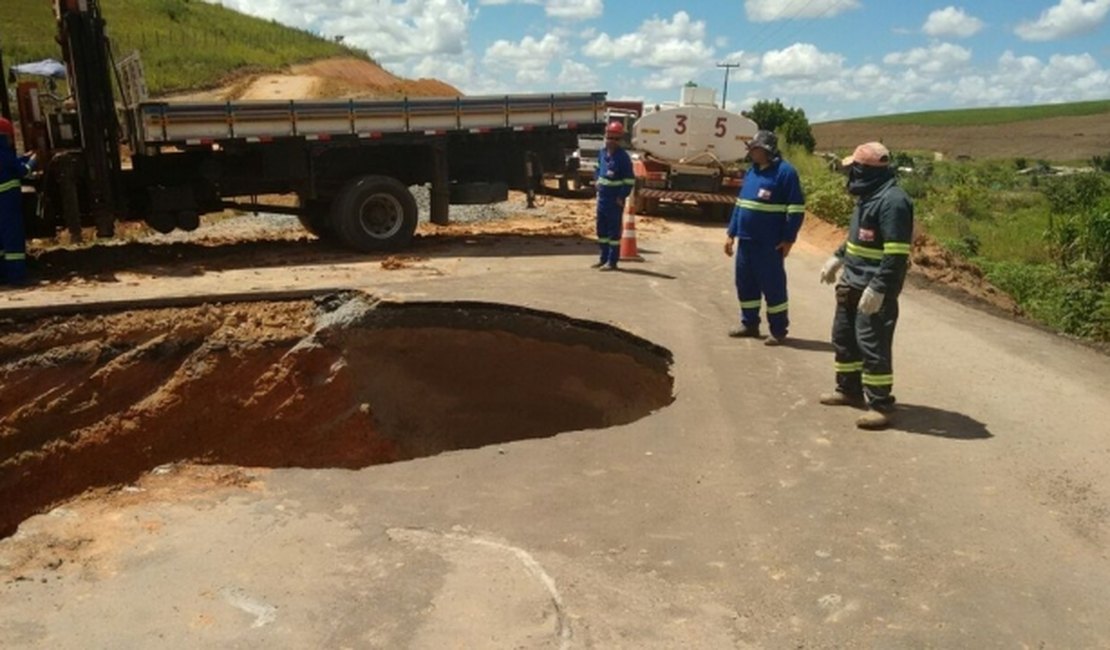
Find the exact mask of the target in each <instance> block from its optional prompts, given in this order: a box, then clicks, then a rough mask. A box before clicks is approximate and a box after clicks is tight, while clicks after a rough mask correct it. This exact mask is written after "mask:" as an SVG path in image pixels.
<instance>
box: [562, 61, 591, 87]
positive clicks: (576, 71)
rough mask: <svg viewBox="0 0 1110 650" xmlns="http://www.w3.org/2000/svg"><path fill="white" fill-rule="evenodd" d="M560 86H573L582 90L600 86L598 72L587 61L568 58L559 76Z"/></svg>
mask: <svg viewBox="0 0 1110 650" xmlns="http://www.w3.org/2000/svg"><path fill="white" fill-rule="evenodd" d="M557 81H558V83H559V86H560V87H562V88H573V89H575V90H582V89H584V88H596V87H598V86H599V81H598V77H597V73H595V72H594V70H593V68H591V67H590V66H588V65H586V64H585V63H579V62H578V61H571V60H569V59H568V60H566V61H563V67H562V69H561V70H559V76H558V77H557Z"/></svg>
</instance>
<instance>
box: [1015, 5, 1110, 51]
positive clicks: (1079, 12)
mask: <svg viewBox="0 0 1110 650" xmlns="http://www.w3.org/2000/svg"><path fill="white" fill-rule="evenodd" d="M1108 13H1110V0H1089V1H1085V0H1060V4H1058V5H1056V6H1055V7H1050V8H1049V9H1046V10H1045V11H1044V12H1043V13H1041V16H1040V18H1038V19H1037V20H1033V21H1025V22H1022V23H1021V24H1019V25H1018V26H1017V27H1016V28H1015V29H1014V33H1015V34H1017V35H1018V36H1020V37H1021V38H1023V39H1025V40H1027V41H1053V40H1056V39H1060V38H1066V37H1068V36H1076V35H1078V34H1085V33H1087V32H1092V31H1094V30H1095V29H1096V28H1098V26H1099V25H1100V24H1102V21H1104V20H1106V15H1107V14H1108Z"/></svg>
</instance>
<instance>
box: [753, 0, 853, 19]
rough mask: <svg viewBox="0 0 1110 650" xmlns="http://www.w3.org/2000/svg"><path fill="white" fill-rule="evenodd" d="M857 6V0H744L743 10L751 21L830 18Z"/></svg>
mask: <svg viewBox="0 0 1110 650" xmlns="http://www.w3.org/2000/svg"><path fill="white" fill-rule="evenodd" d="M859 7H860V3H859V0H809V1H808V2H796V1H795V0H744V12H745V13H746V14H747V16H748V20H750V21H752V22H753V23H769V22H772V21H775V20H790V19H792V18H832V17H833V16H835V15H837V14H841V13H844V12H845V11H850V10H852V9H858V8H859Z"/></svg>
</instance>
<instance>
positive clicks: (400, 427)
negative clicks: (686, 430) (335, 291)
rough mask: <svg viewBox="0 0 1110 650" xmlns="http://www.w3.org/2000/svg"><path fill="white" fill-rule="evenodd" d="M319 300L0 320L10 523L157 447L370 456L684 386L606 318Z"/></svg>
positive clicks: (662, 357)
mask: <svg viewBox="0 0 1110 650" xmlns="http://www.w3.org/2000/svg"><path fill="white" fill-rule="evenodd" d="M325 302H327V303H328V304H330V307H328V309H327V310H324V311H321V310H322V309H323V308H322V307H317V305H316V304H315V303H314V302H313V301H290V302H278V303H261V302H260V303H246V304H227V305H201V306H198V307H187V308H173V309H150V310H138V311H131V312H123V313H114V314H108V315H101V316H96V315H81V316H72V317H51V318H45V319H40V320H37V321H34V322H14V321H7V322H0V385H2V386H3V387H4V391H3V395H2V400H0V459H2V460H0V537H2V536H6V535H9V534H11V533H12V532H14V530H15V528H16V527H17V526H18V525H19V524H20V522H22V521H23V520H24V519H25V518H26V517H28V516H30V515H32V514H34V513H36V512H41V511H43V510H44V509H46V508H49V507H51V506H52V505H53V504H57V503H59V502H61V501H64V500H66V499H68V498H71V497H74V496H76V495H78V494H81V493H82V492H84V491H85V490H88V489H92V488H98V487H104V486H110V485H119V484H126V483H130V482H133V481H135V480H137V479H138V478H139V477H140V476H141V475H143V474H144V473H145V472H147V471H149V470H151V469H153V468H155V467H158V466H161V465H166V464H172V463H178V462H199V463H211V464H226V465H239V466H248V467H289V466H296V467H342V468H359V467H365V466H367V465H371V464H378V463H387V462H392V461H396V460H401V459H407V458H414V457H419V456H425V455H432V454H436V453H440V452H442V451H444V450H448V449H461V448H470V447H478V446H484V445H488V444H496V443H501V442H507V441H510V440H517V439H521V438H540V437H546V436H550V435H554V434H556V433H559V432H561V431H570V430H579V429H590V428H602V427H609V426H614V425H618V424H624V423H628V422H632V421H635V420H637V419H639V418H641V417H643V416H645V415H647V414H648V413H650V412H651V411H653V410H655V409H658V408H661V407H662V406H665V405H666V404H668V403H670V401H671V399H672V397H671V395H672V393H671V390H672V386H671V381H672V380H671V378H670V376H669V374H668V373H667V368H668V364H669V355H667V354H664V353H665V351H660V350H653V349H651V347H650V345H649V344H647V343H646V342H643V341H638V340H631V338H634V337H627V336H624V337H622V336H620V335H619V334H618V333H616V332H615V330H613V331H610V330H611V328H610V329H604V328H601V327H600V326H598V328H596V329H592V328H590V327H586V326H583V325H574V324H571V323H568V322H565V319H564V320H560V319H558V318H555V317H553V316H550V315H542V314H534V313H529V314H519V313H516V312H513V311H509V310H502V309H489V308H487V309H486V311H482V310H481V309H477V308H474V307H470V308H468V309H466V310H463V309H461V308H458V307H440V308H438V311H436V310H435V309H433V308H431V307H420V306H403V308H402V307H394V308H392V309H390V308H384V307H376V306H375V307H372V306H371V305H372V303H371V302H367V301H365V300H363V299H357V298H345V299H341V298H339V297H331V298H329V299H328V301H325ZM322 304H323V303H322ZM348 307H351V309H352V311H344V310H345V309H347V308H348ZM367 310H368V311H367ZM328 314H332V315H328ZM364 314H369V315H370V316H364ZM380 314H384V315H381V316H380ZM397 314H415V318H419V319H423V320H419V321H416V322H407V321H404V320H403V319H404V318H413V317H414V316H403V315H397ZM371 317H373V318H381V319H384V320H382V321H381V322H377V324H374V325H372V326H371V325H368V324H367V323H368V322H369V321H366V322H364V321H363V320H360V319H362V318H371ZM452 318H454V319H456V320H457V321H459V322H463V323H467V326H466V327H465V328H460V327H456V326H454V325H453V324H452V320H451V319H452ZM389 319H393V320H389ZM321 323H323V324H321ZM436 323H441V324H440V325H437V324H436ZM475 323H481V324H482V326H481V327H479V326H476V325H475ZM524 333H526V334H524Z"/></svg>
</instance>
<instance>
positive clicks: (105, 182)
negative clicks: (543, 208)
mask: <svg viewBox="0 0 1110 650" xmlns="http://www.w3.org/2000/svg"><path fill="white" fill-rule="evenodd" d="M54 8H55V17H56V20H57V27H58V37H57V41H58V43H59V44H60V45H61V48H62V56H63V59H64V63H65V67H66V78H67V79H66V80H67V82H68V88H69V92H70V93H71V95H70V96H69V97H67V98H64V100H63V101H58V102H51V101H49V99H48V98H49V95H48V93H46V92H44V91H43V90H42V89H41V88H39V87H37V86H36V85H35V84H34V83H32V82H23V83H20V84H19V85H18V87H17V88H16V91H17V92H16V94H17V100H18V108H19V128H20V132H21V135H22V137H23V141H24V143H25V146H26V148H28V149H33V150H35V151H36V152H37V153H38V160H39V165H40V170H41V172H40V173H37V174H36V175H35V176H34V177H33V178H32V179H30V180H29V181H26V183H27V186H26V187H25V189H24V206H25V210H24V214H25V216H26V224H27V234H28V237H47V236H54V235H55V234H57V232H58V231H59V230H60V229H68V230H69V231H70V232H71V233H74V234H75V235H77V234H79V233H80V231H81V228H83V227H90V226H95V227H96V232H97V236H100V237H109V236H112V234H113V232H114V224H115V222H116V221H117V220H120V221H145V222H146V223H147V224H148V225H150V226H151V227H152V228H154V229H155V230H158V231H160V232H170V231H172V230H174V229H177V228H180V229H184V230H191V229H194V228H196V227H197V226H198V225H199V223H200V215H202V214H206V213H212V212H220V211H223V210H225V209H229V208H230V209H239V210H245V211H253V212H269V213H279V214H280V213H285V214H295V215H297V216H298V217H299V219H300V220H301V223H302V224H303V225H304V226H305V227H306V228H307V229H308V230H309V231H310V232H312V233H314V234H316V235H318V236H319V237H321V238H323V239H327V240H333V241H335V242H337V243H339V244H341V245H343V246H346V247H349V248H352V249H355V250H359V251H378V250H395V249H399V248H402V247H404V246H405V245H407V244H408V243H409V241H410V240H411V238H412V235H413V232H414V230H415V228H416V221H417V207H416V201H415V199H414V197H413V196H412V194H411V192H410V191H409V189H408V188H409V187H410V186H415V185H429V186H430V196H431V207H430V212H431V214H430V218H431V220H432V221H433V222H434V223H447V220H448V206H449V204H450V203H459V204H462V203H490V202H494V201H498V200H504V199H505V198H506V197H507V193H508V190H509V189H510V188H512V189H519V190H524V191H529V192H534V191H537V190H538V189H540V188H541V187H542V182H541V181H542V174H543V173H544V172H545V171H559V170H562V169H564V168H565V165H566V160H567V157H568V153H569V152H571V151H573V150H574V149H575V148H576V146H577V139H578V136H579V135H580V134H583V133H585V134H589V133H602V132H603V131H604V127H605V110H606V107H605V93H603V92H583V93H563V94H525V95H498V96H463V97H444V98H425V99H415V98H401V99H396V100H388V101H366V100H333V101H226V102H189V103H178V102H165V101H149V100H145V98H144V97H143V95H144V93H143V92H142V91H141V89H138V88H137V86H141V83H142V78H141V74H140V75H135V74H134V72H133V70H134V69H133V68H129V69H128V70H127V71H124V70H122V68H120V67H117V66H115V65H113V64H114V61H115V59H114V54H113V52H112V48H111V43H110V41H109V38H108V35H107V31H106V21H105V19H104V17H103V15H102V13H101V10H100V6H99V0H56V1H55V6H54ZM125 72H126V73H125ZM113 81H115V82H116V83H117V84H118V86H116V88H118V91H119V92H118V97H119V99H120V103H119V105H117V101H116V97H117V94H116V93H114V92H113V90H114V86H113ZM2 83H3V82H0V84H2ZM2 90H3V92H4V94H5V96H6V94H7V89H6V88H2ZM7 117H9V118H10V117H11V116H10V115H7ZM271 195H294V196H296V199H297V200H296V205H290V203H291V202H290V201H270V202H267V201H265V200H264V199H262V198H260V197H266V196H271Z"/></svg>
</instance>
